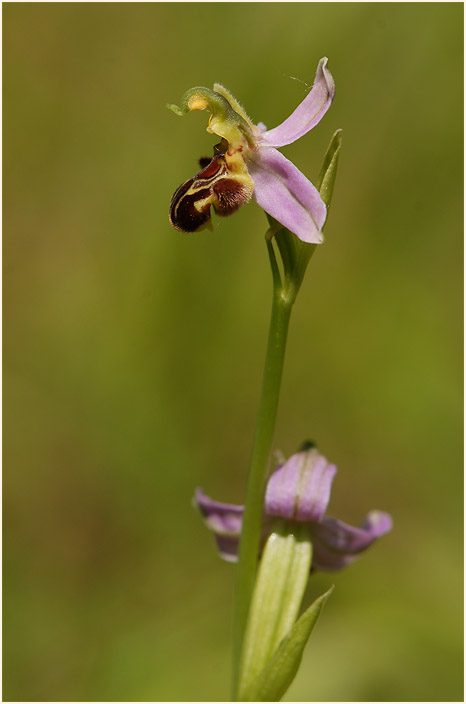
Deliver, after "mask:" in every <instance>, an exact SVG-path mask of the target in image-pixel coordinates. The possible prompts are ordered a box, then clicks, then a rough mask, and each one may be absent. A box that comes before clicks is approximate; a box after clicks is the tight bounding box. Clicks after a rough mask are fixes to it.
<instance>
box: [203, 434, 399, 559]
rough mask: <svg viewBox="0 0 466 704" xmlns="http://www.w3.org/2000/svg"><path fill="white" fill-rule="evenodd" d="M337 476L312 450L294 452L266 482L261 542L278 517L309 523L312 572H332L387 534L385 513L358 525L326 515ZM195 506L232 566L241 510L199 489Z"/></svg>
mask: <svg viewBox="0 0 466 704" xmlns="http://www.w3.org/2000/svg"><path fill="white" fill-rule="evenodd" d="M336 473H337V468H336V466H335V465H332V464H330V463H329V462H328V461H327V460H326V458H325V457H324V456H323V455H321V454H320V453H319V452H318V451H317V450H316V449H315V448H311V449H309V450H304V451H302V452H298V453H296V454H294V455H292V456H291V457H290V458H289V459H288V460H287V461H286V462H285V463H284V464H283V465H280V466H279V467H277V468H276V469H275V471H274V472H273V473H272V475H271V476H270V478H269V481H268V483H267V490H266V495H265V507H264V518H263V524H262V544H264V542H265V540H266V537H267V535H268V534H269V532H270V530H271V528H272V526H273V523H274V521H275V520H276V519H277V518H285V519H287V520H294V521H297V522H300V523H307V524H308V525H309V526H310V529H311V535H312V543H313V551H314V552H313V560H312V569H314V570H315V569H318V570H324V571H327V572H334V571H336V570H339V569H342V568H343V567H345V566H346V565H349V564H350V563H351V562H354V560H356V559H357V558H358V556H359V555H360V553H362V552H363V551H364V550H366V549H367V548H368V547H369V546H370V545H372V543H373V542H374V541H375V540H377V538H379V537H381V536H382V535H385V534H386V533H388V532H389V531H390V530H391V529H392V526H393V522H392V519H391V516H390V515H389V514H388V513H385V512H384V511H370V512H369V513H368V515H367V516H366V518H365V519H364V521H363V522H362V523H361V525H360V526H351V525H349V524H347V523H344V522H343V521H340V520H338V519H336V518H331V517H330V516H326V515H325V512H326V510H327V506H328V502H329V500H330V492H331V486H332V483H333V479H334V478H335V475H336ZM195 504H196V505H197V507H198V508H199V510H200V511H201V513H202V515H203V517H204V521H205V523H206V525H207V527H208V528H209V529H210V530H211V531H212V532H213V533H214V536H215V539H216V542H217V547H218V550H219V552H220V556H221V557H222V558H223V559H225V560H227V561H229V562H236V560H237V559H238V547H239V538H240V534H241V526H242V519H243V512H244V506H239V505H237V504H227V503H222V502H220V501H214V500H213V499H211V498H210V497H208V496H206V494H204V492H203V491H202V489H197V490H196V493H195Z"/></svg>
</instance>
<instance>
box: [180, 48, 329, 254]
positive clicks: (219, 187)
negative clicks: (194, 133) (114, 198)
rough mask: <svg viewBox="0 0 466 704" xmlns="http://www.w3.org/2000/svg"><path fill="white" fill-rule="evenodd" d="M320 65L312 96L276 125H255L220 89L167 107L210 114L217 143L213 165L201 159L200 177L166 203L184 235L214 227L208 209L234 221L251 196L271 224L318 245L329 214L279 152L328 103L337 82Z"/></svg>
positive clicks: (199, 91)
mask: <svg viewBox="0 0 466 704" xmlns="http://www.w3.org/2000/svg"><path fill="white" fill-rule="evenodd" d="M327 61H328V60H327V58H325V57H324V58H323V59H321V60H320V61H319V65H318V66H317V72H316V76H315V80H314V85H313V87H312V90H311V91H310V92H309V93H308V95H307V96H306V97H305V98H304V100H303V101H302V103H301V104H300V105H298V107H297V108H296V110H295V111H294V112H293V113H292V114H291V115H290V116H289V117H288V118H287V119H286V120H285V121H284V122H282V124H281V125H278V127H275V128H274V129H271V130H267V128H266V127H265V125H263V124H262V123H259V124H258V125H254V124H253V123H252V121H251V120H250V118H249V117H248V116H247V114H246V112H245V111H244V109H243V108H242V107H241V105H240V104H239V103H238V101H237V100H236V99H235V98H234V97H233V96H232V95H231V93H229V92H228V91H227V90H226V89H225V88H224V87H223V86H221V85H220V84H218V83H216V84H214V87H213V90H210V89H209V88H203V87H198V88H192V89H191V90H188V91H187V92H186V93H185V94H184V96H183V99H182V104H181V107H178V106H176V105H168V106H167V107H169V108H170V109H171V110H173V112H175V113H176V114H178V115H184V114H186V113H187V112H189V111H191V110H208V111H210V113H211V115H210V118H209V122H208V125H207V131H208V132H210V133H213V134H216V135H218V136H219V137H221V142H220V144H218V145H216V147H215V148H214V156H213V158H212V159H208V158H205V159H201V160H200V166H201V171H199V173H197V174H196V175H195V176H194V177H193V178H192V179H190V180H189V181H187V182H186V183H184V184H183V185H182V186H180V187H179V188H178V189H177V191H176V192H175V194H174V196H173V198H172V202H171V205H170V221H171V223H172V225H173V226H174V227H175V228H176V229H178V230H180V231H181V232H196V231H197V230H201V229H204V228H205V227H209V228H210V229H212V224H211V216H210V208H211V206H212V207H213V208H214V211H215V212H216V214H217V215H220V216H224V215H231V214H232V213H233V212H235V211H236V210H238V208H240V207H241V206H242V205H244V203H247V202H248V201H249V200H250V199H251V197H253V198H254V200H255V201H256V203H257V204H258V205H259V206H260V207H261V208H263V210H265V211H266V212H267V213H268V214H269V215H271V216H272V217H273V218H275V220H277V221H278V222H279V223H281V224H282V225H283V226H284V227H286V228H287V229H288V230H290V232H293V233H294V234H295V235H297V236H298V237H299V239H300V240H302V241H303V242H310V243H314V244H319V243H320V242H322V241H323V235H322V227H323V225H324V222H325V218H326V215H327V209H326V206H325V203H324V202H323V201H322V198H321V197H320V194H319V191H318V190H317V188H316V187H315V186H313V185H312V183H311V182H310V181H309V180H308V179H307V178H306V176H304V174H302V173H301V171H299V169H297V168H296V166H294V164H292V163H291V161H289V160H288V159H287V158H286V157H284V156H283V154H281V152H279V151H278V150H277V147H284V146H286V145H287V144H291V143H292V142H295V141H296V140H298V139H300V137H303V135H305V134H306V133H307V132H309V130H311V129H312V128H313V127H315V126H316V125H317V124H318V122H320V120H321V119H322V117H323V116H324V115H325V113H326V112H327V110H328V109H329V107H330V105H331V104H332V101H333V97H334V95H335V83H334V80H333V77H332V74H331V73H330V71H329V70H328V68H327Z"/></svg>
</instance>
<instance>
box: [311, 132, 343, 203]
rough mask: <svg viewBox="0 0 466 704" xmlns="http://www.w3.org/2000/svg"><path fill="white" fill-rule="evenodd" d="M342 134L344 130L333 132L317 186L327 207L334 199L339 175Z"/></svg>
mask: <svg viewBox="0 0 466 704" xmlns="http://www.w3.org/2000/svg"><path fill="white" fill-rule="evenodd" d="M341 135H342V130H337V131H336V132H335V133H334V134H333V137H332V139H331V140H330V144H329V145H328V149H327V151H326V153H325V156H324V161H323V163H322V168H321V170H320V174H319V178H318V181H317V188H318V189H319V192H320V196H321V198H322V200H323V201H324V203H325V205H326V206H327V208H328V207H329V206H330V201H331V200H332V194H333V186H334V185H335V178H336V175H337V166H338V157H339V156H340V149H341Z"/></svg>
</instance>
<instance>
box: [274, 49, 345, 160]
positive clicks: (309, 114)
mask: <svg viewBox="0 0 466 704" xmlns="http://www.w3.org/2000/svg"><path fill="white" fill-rule="evenodd" d="M327 61H328V59H327V58H326V57H324V58H323V59H321V60H320V61H319V65H318V66H317V72H316V77H315V79H314V85H313V87H312V90H311V91H310V93H308V95H307V96H306V97H305V98H304V100H303V101H302V103H300V105H298V107H297V108H296V110H295V111H294V112H293V113H292V114H291V115H290V116H289V117H288V118H287V119H286V120H285V121H284V122H282V124H281V125H278V127H274V128H273V129H272V130H269V131H268V132H265V134H264V135H263V137H262V139H263V140H264V143H265V144H266V146H270V147H284V146H285V145H286V144H291V143H292V142H296V140H297V139H299V138H300V137H302V136H303V135H305V134H306V133H307V132H309V130H312V128H313V127H315V126H316V125H317V123H318V122H320V120H321V119H322V118H323V116H324V115H325V113H326V112H327V110H328V109H329V107H330V105H331V104H332V101H333V98H334V96H335V81H334V80H333V76H332V74H331V73H330V71H329V70H328V68H327Z"/></svg>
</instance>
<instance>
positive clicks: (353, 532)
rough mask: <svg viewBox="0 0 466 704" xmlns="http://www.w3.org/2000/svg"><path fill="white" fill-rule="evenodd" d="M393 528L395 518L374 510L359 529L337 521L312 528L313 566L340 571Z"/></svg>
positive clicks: (327, 521)
mask: <svg viewBox="0 0 466 704" xmlns="http://www.w3.org/2000/svg"><path fill="white" fill-rule="evenodd" d="M391 529H392V519H391V517H390V515H389V514H388V513H384V512H383V511H371V512H370V513H369V514H368V515H367V517H366V519H365V520H364V521H363V523H362V524H361V525H360V526H359V527H355V526H350V525H348V524H347V523H343V521H339V520H337V519H336V518H324V520H323V521H322V523H314V524H313V526H312V534H313V541H312V543H313V548H314V554H313V558H312V566H313V568H315V569H320V570H325V571H327V572H332V571H334V570H339V569H341V568H342V567H345V566H346V565H349V564H350V563H351V562H353V561H354V560H356V558H357V556H358V555H359V553H361V552H363V550H366V549H367V548H368V547H369V546H370V545H372V543H373V542H374V541H375V540H376V539H377V538H380V536H381V535H385V533H388V532H389V531H390V530H391Z"/></svg>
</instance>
